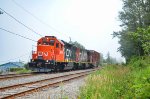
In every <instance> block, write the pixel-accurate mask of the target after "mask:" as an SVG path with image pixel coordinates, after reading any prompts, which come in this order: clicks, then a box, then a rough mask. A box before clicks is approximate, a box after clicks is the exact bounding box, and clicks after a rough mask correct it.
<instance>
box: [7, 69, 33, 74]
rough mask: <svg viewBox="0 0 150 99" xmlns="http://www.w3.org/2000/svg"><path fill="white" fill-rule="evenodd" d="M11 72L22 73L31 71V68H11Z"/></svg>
mask: <svg viewBox="0 0 150 99" xmlns="http://www.w3.org/2000/svg"><path fill="white" fill-rule="evenodd" d="M10 72H16V73H18V74H21V73H29V72H31V70H29V69H26V68H10Z"/></svg>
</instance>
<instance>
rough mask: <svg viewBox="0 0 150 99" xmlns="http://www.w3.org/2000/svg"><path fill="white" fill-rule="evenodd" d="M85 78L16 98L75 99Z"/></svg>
mask: <svg viewBox="0 0 150 99" xmlns="http://www.w3.org/2000/svg"><path fill="white" fill-rule="evenodd" d="M85 78H86V77H82V78H78V79H75V80H71V81H69V82H67V83H61V84H59V85H57V86H55V87H50V88H47V89H43V90H42V91H38V92H36V93H33V94H29V95H26V96H22V97H18V98H17V99H77V98H78V96H79V94H80V91H79V89H80V87H81V86H83V85H84V84H85Z"/></svg>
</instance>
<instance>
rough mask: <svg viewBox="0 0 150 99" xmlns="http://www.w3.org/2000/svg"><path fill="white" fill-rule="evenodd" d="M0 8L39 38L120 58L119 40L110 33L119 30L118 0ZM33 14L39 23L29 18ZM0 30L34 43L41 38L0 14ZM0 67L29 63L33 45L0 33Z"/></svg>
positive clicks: (10, 0)
mask: <svg viewBox="0 0 150 99" xmlns="http://www.w3.org/2000/svg"><path fill="white" fill-rule="evenodd" d="M0 2H1V3H0V8H2V9H3V10H5V11H6V12H8V13H9V14H11V15H12V16H14V17H15V18H16V19H18V20H19V21H21V22H22V23H24V24H25V25H26V26H28V27H30V28H32V29H33V30H34V31H36V32H37V33H39V34H41V35H42V36H45V35H54V36H57V37H58V38H59V39H62V40H65V41H69V37H71V40H72V41H77V42H79V43H81V44H82V45H84V46H85V48H86V49H92V50H96V51H98V52H100V53H102V54H103V56H104V57H105V56H106V54H107V53H108V51H109V52H110V55H111V56H112V57H116V58H117V59H118V60H120V59H122V58H121V54H120V53H119V52H117V48H118V47H119V46H120V45H119V44H118V39H117V38H115V39H112V35H111V34H112V33H113V31H118V30H120V27H119V25H120V23H119V21H118V11H120V10H121V8H122V3H121V0H1V1H0ZM15 2H16V3H17V4H19V6H22V7H23V8H25V10H27V11H29V12H30V13H32V14H33V15H34V16H36V17H37V18H38V19H40V20H41V21H42V22H41V21H39V20H37V19H36V18H35V17H33V16H31V15H30V14H29V13H27V12H26V11H25V10H23V9H22V8H21V7H19V6H18V5H17V4H16V3H15ZM0 28H4V29H7V30H9V31H11V32H14V33H18V34H20V35H23V36H26V37H28V38H31V39H33V40H36V41H37V40H38V39H40V36H39V35H37V34H35V33H34V32H32V31H30V30H29V29H27V28H25V27H24V26H22V25H20V24H19V23H17V22H16V21H15V20H14V19H12V18H11V17H10V16H8V15H7V14H5V13H3V14H0ZM0 43H1V47H0V64H2V63H5V62H8V61H18V60H19V59H20V60H21V61H25V62H27V61H29V59H30V58H31V51H32V49H34V50H35V49H36V48H35V47H34V45H36V42H33V41H30V40H27V39H24V38H21V37H18V36H15V35H12V34H9V33H7V32H5V31H2V30H0Z"/></svg>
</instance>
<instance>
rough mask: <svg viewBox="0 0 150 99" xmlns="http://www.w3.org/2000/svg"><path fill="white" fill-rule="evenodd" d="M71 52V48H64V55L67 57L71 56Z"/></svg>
mask: <svg viewBox="0 0 150 99" xmlns="http://www.w3.org/2000/svg"><path fill="white" fill-rule="evenodd" d="M71 53H72V52H71V50H69V49H66V56H68V57H69V56H71Z"/></svg>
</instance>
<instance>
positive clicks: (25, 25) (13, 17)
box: [0, 8, 42, 36]
mask: <svg viewBox="0 0 150 99" xmlns="http://www.w3.org/2000/svg"><path fill="white" fill-rule="evenodd" d="M0 10H2V11H3V12H4V13H6V14H7V15H8V16H9V17H11V18H13V19H14V20H15V21H17V22H18V23H19V24H21V25H23V26H24V27H26V28H27V29H29V30H30V31H32V32H33V33H35V34H37V35H39V36H42V35H41V34H39V33H37V32H36V31H34V30H33V29H32V28H30V27H28V26H26V25H25V24H23V23H22V22H21V21H19V20H18V19H16V18H15V17H14V16H12V15H11V14H9V13H8V12H6V11H5V10H3V9H2V8H0Z"/></svg>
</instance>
